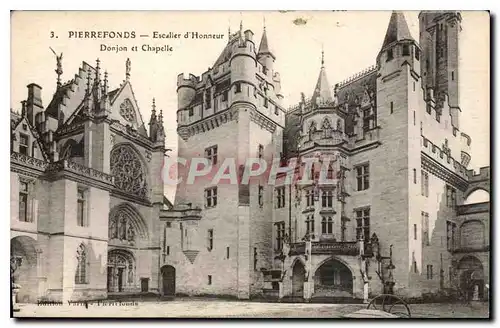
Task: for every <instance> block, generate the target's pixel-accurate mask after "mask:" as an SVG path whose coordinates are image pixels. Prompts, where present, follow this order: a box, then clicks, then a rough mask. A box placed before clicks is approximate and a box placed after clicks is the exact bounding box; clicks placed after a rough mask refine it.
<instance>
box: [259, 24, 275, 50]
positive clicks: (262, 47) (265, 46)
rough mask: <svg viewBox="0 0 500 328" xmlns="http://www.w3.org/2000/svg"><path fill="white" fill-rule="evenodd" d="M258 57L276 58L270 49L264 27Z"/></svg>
mask: <svg viewBox="0 0 500 328" xmlns="http://www.w3.org/2000/svg"><path fill="white" fill-rule="evenodd" d="M257 54H258V55H271V57H273V58H275V57H274V55H273V53H272V52H271V49H270V48H269V42H268V41H267V33H266V27H265V25H264V31H263V33H262V39H260V45H259V52H258V53H257Z"/></svg>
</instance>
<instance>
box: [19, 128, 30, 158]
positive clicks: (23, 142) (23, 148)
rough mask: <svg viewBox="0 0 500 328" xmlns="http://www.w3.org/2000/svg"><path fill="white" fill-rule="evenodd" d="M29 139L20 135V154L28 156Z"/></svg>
mask: <svg viewBox="0 0 500 328" xmlns="http://www.w3.org/2000/svg"><path fill="white" fill-rule="evenodd" d="M28 148H29V137H28V136H27V135H25V134H22V133H21V134H19V153H21V154H23V155H26V156H27V155H28Z"/></svg>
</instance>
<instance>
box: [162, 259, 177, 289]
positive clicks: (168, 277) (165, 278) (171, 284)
mask: <svg viewBox="0 0 500 328" xmlns="http://www.w3.org/2000/svg"><path fill="white" fill-rule="evenodd" d="M161 278H162V279H161V280H162V292H163V296H175V268H174V267H173V266H171V265H165V266H163V267H162V268H161Z"/></svg>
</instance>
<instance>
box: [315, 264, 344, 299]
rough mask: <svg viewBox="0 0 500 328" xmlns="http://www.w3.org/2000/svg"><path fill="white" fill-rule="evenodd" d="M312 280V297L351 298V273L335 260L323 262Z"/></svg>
mask: <svg viewBox="0 0 500 328" xmlns="http://www.w3.org/2000/svg"><path fill="white" fill-rule="evenodd" d="M313 279H314V295H313V296H314V297H317V296H321V297H334V298H344V297H347V298H352V295H353V279H352V272H351V270H350V269H349V268H348V267H347V266H346V265H345V264H344V263H342V262H340V261H339V260H337V259H335V258H331V259H329V260H327V261H325V262H323V264H321V266H320V267H319V268H318V269H317V270H316V273H315V274H314V277H313Z"/></svg>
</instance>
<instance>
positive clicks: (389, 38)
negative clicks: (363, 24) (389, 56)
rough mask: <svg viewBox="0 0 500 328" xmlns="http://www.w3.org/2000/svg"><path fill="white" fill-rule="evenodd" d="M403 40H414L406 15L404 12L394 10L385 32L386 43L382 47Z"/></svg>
mask: <svg viewBox="0 0 500 328" xmlns="http://www.w3.org/2000/svg"><path fill="white" fill-rule="evenodd" d="M401 40H413V38H412V36H411V33H410V29H409V28H408V24H407V23H406V19H405V16H404V14H403V13H402V12H399V11H393V12H392V15H391V19H390V20H389V26H387V32H385V38H384V43H383V44H382V48H384V47H386V46H387V45H389V44H391V43H393V42H395V41H401Z"/></svg>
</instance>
